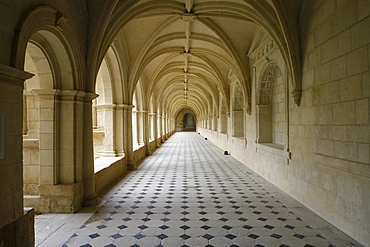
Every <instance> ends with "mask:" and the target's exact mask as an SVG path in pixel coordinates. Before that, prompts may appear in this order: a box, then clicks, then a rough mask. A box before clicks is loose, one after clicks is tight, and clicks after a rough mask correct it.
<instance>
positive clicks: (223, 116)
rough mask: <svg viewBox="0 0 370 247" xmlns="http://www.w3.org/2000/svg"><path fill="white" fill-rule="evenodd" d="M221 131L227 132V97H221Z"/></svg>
mask: <svg viewBox="0 0 370 247" xmlns="http://www.w3.org/2000/svg"><path fill="white" fill-rule="evenodd" d="M220 133H225V134H226V133H227V112H226V103H225V97H223V96H222V97H221V100H220Z"/></svg>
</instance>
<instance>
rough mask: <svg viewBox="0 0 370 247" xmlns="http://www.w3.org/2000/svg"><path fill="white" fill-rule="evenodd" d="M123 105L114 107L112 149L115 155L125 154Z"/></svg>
mask: <svg viewBox="0 0 370 247" xmlns="http://www.w3.org/2000/svg"><path fill="white" fill-rule="evenodd" d="M124 107H125V105H116V106H115V107H114V109H115V111H114V112H115V115H114V116H115V125H114V130H113V131H114V150H115V151H116V156H125V144H124V142H125V135H124V132H125V130H124V128H125V126H126V125H125V121H124V119H125V116H124Z"/></svg>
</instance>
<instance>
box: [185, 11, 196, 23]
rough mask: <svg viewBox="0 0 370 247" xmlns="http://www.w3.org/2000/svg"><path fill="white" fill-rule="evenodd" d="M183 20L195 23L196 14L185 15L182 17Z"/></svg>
mask: <svg viewBox="0 0 370 247" xmlns="http://www.w3.org/2000/svg"><path fill="white" fill-rule="evenodd" d="M181 19H182V20H183V21H185V22H190V21H195V20H196V19H197V16H196V15H195V14H194V13H184V14H182V16H181Z"/></svg>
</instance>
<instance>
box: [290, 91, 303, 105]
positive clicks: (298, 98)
mask: <svg viewBox="0 0 370 247" xmlns="http://www.w3.org/2000/svg"><path fill="white" fill-rule="evenodd" d="M292 94H293V99H294V103H295V104H296V105H297V106H300V105H301V98H302V90H294V91H293V92H292Z"/></svg>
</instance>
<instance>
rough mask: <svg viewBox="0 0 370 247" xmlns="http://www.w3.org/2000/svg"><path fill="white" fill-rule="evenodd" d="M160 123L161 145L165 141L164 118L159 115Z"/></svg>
mask: <svg viewBox="0 0 370 247" xmlns="http://www.w3.org/2000/svg"><path fill="white" fill-rule="evenodd" d="M158 123H159V126H158V128H159V138H160V140H161V143H163V142H164V139H163V118H162V115H158Z"/></svg>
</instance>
